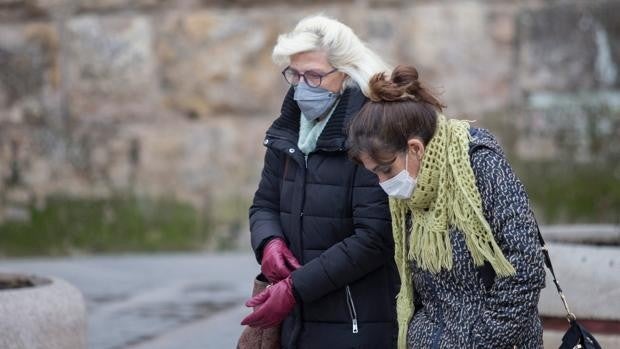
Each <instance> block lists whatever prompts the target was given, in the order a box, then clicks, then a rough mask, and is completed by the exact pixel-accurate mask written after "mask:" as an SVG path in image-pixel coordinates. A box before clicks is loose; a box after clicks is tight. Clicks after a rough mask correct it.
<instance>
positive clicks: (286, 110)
mask: <svg viewBox="0 0 620 349" xmlns="http://www.w3.org/2000/svg"><path fill="white" fill-rule="evenodd" d="M294 94H295V89H293V88H292V87H291V88H290V89H289V90H288V93H287V94H286V97H284V102H283V103H282V108H281V110H280V117H278V118H277V119H276V120H275V121H274V122H273V124H272V125H271V127H269V129H268V130H267V136H268V137H269V136H272V137H277V138H284V139H286V140H288V141H290V142H292V143H293V144H297V140H298V138H299V118H300V117H301V111H300V110H299V106H298V105H297V102H295V100H294V99H293V96H294ZM365 102H366V97H365V96H364V95H363V94H362V91H361V90H360V89H359V88H357V87H348V88H346V89H345V90H344V92H343V93H342V96H341V97H340V100H339V101H338V105H337V106H336V109H335V110H334V113H333V114H332V116H331V117H330V118H329V121H328V122H327V125H325V128H324V129H323V132H322V133H321V135H320V136H319V139H318V140H317V144H316V146H317V149H325V150H343V149H344V145H345V141H346V133H345V127H346V124H347V121H348V120H349V119H350V118H351V117H352V116H354V115H355V114H357V112H358V111H359V110H360V109H361V108H362V106H363V105H364V103H365Z"/></svg>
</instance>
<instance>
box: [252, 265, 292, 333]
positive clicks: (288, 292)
mask: <svg viewBox="0 0 620 349" xmlns="http://www.w3.org/2000/svg"><path fill="white" fill-rule="evenodd" d="M245 306H246V307H256V308H254V312H253V313H252V314H250V315H248V316H246V317H245V319H243V321H241V325H249V326H251V327H260V328H267V327H273V326H277V325H278V324H279V323H280V322H282V321H283V320H284V318H285V317H286V316H287V315H288V313H290V312H291V311H292V310H293V307H295V296H294V295H293V280H292V279H291V277H290V276H289V277H287V278H286V279H284V280H282V281H280V282H278V283H277V284H274V285H272V286H269V287H267V289H265V290H264V291H263V292H261V293H259V294H257V295H256V296H254V297H252V298H251V299H250V300H248V301H247V302H245Z"/></svg>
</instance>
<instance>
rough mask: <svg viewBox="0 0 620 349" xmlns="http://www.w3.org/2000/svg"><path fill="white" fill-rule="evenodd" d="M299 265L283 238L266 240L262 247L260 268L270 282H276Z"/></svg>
mask: <svg viewBox="0 0 620 349" xmlns="http://www.w3.org/2000/svg"><path fill="white" fill-rule="evenodd" d="M299 267H301V265H299V262H298V261H297V259H296V258H295V256H293V253H292V252H291V250H289V249H288V247H286V243H285V242H284V240H282V239H280V238H275V239H272V240H270V241H269V242H267V245H265V247H264V248H263V260H262V261H261V267H260V270H261V272H262V273H263V275H265V277H267V280H269V281H270V282H278V281H280V280H282V279H284V278H286V277H288V276H289V275H291V272H292V271H293V270H295V269H297V268H299Z"/></svg>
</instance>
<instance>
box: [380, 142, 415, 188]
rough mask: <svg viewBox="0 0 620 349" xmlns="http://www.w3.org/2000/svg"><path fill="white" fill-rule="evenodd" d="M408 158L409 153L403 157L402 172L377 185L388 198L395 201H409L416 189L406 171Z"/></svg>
mask: <svg viewBox="0 0 620 349" xmlns="http://www.w3.org/2000/svg"><path fill="white" fill-rule="evenodd" d="M408 158H409V153H407V155H405V168H404V169H403V170H402V171H400V172H399V173H398V174H397V175H396V176H394V177H392V178H390V179H388V180H386V181H383V182H381V183H379V185H380V186H381V188H383V191H385V192H386V194H388V196H390V197H393V198H395V199H409V198H410V197H411V194H413V190H414V189H415V187H416V180H415V178H413V177H411V176H410V175H409V172H408V171H407V160H408Z"/></svg>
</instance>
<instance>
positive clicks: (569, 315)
mask: <svg viewBox="0 0 620 349" xmlns="http://www.w3.org/2000/svg"><path fill="white" fill-rule="evenodd" d="M534 223H535V224H536V231H537V232H538V241H539V242H540V246H541V249H542V252H543V255H544V256H545V265H546V266H547V268H548V269H549V271H550V272H551V276H553V283H554V284H555V288H557V290H558V294H559V295H560V298H561V299H562V304H564V309H566V319H567V320H568V322H569V323H572V322H573V321H575V320H577V317H576V316H575V314H573V313H572V312H571V311H570V308H569V307H568V301H567V300H566V296H564V292H563V291H562V287H560V283H559V282H558V278H557V277H556V276H555V271H554V270H553V264H551V257H549V250H548V248H547V244H546V243H545V239H543V236H542V234H541V233H540V228H539V227H538V222H537V221H536V218H535V217H534Z"/></svg>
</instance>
